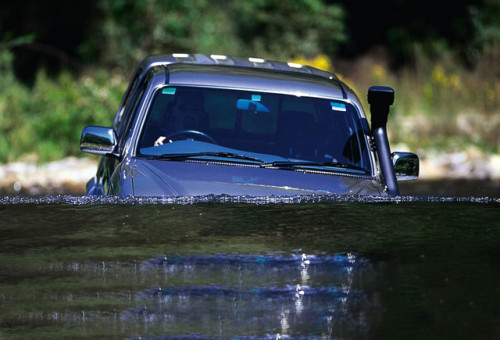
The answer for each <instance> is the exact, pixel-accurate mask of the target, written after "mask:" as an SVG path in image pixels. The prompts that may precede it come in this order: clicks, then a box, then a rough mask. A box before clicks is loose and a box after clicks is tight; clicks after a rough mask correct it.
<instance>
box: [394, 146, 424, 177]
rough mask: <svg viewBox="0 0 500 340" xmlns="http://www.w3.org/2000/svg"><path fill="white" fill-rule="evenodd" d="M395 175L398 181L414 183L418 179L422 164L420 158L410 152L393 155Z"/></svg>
mask: <svg viewBox="0 0 500 340" xmlns="http://www.w3.org/2000/svg"><path fill="white" fill-rule="evenodd" d="M391 157H392V164H393V166H394V173H395V174H396V179H397V180H398V181H412V180H415V179H417V178H418V172H419V168H420V162H419V159H418V156H417V155H416V154H414V153H410V152H393V153H392V154H391Z"/></svg>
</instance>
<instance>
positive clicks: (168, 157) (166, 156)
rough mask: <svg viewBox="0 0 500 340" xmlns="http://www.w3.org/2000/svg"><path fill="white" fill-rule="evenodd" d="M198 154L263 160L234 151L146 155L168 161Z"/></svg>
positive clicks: (255, 160) (188, 157)
mask: <svg viewBox="0 0 500 340" xmlns="http://www.w3.org/2000/svg"><path fill="white" fill-rule="evenodd" d="M200 156H209V157H221V158H233V159H240V160H245V161H253V162H258V163H262V162H263V161H262V160H261V159H259V158H256V157H252V156H247V155H243V154H238V153H234V152H208V151H207V152H195V153H169V154H164V155H160V156H150V157H148V159H150V160H151V159H154V160H166V161H169V160H184V159H190V158H195V157H200Z"/></svg>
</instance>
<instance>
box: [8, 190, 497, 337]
mask: <svg viewBox="0 0 500 340" xmlns="http://www.w3.org/2000/svg"><path fill="white" fill-rule="evenodd" d="M499 205H500V201H499V200H498V199H489V198H461V197H430V196H427V197H400V198H397V199H387V198H380V197H343V196H324V197H295V198H287V199H284V200H283V199H280V198H275V197H274V198H273V197H265V198H251V197H227V196H219V197H214V196H208V197H201V198H200V197H199V198H175V199H173V198H170V199H167V198H157V199H134V198H127V199H124V200H122V199H116V198H107V197H97V198H90V197H76V196H44V197H3V198H0V338H2V339H26V338H37V339H43V338H47V339H66V338H73V339H96V338H99V339H100V338H108V339H138V338H142V339H145V338H151V339H193V338H194V339H277V338H281V339H365V338H366V339H378V338H380V339H391V338H393V339H401V338H405V339H423V338H424V339H425V338H439V339H456V338H464V339H470V338H474V339H478V338H484V339H491V338H498V337H499V336H500V326H499V323H498V321H499V320H500V309H499V308H498V306H500V288H499V285H498V283H499V282H500V260H499V259H500V210H499Z"/></svg>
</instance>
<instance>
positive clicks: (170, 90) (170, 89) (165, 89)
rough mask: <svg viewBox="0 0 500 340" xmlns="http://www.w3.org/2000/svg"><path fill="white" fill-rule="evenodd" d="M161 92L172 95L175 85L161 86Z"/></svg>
mask: <svg viewBox="0 0 500 340" xmlns="http://www.w3.org/2000/svg"><path fill="white" fill-rule="evenodd" d="M161 93H163V94H171V95H174V94H175V87H165V88H163V90H162V91H161Z"/></svg>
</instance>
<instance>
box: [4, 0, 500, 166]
mask: <svg viewBox="0 0 500 340" xmlns="http://www.w3.org/2000/svg"><path fill="white" fill-rule="evenodd" d="M27 2H30V1H29V0H28V1H27ZM83 3H84V2H82V1H76V3H75V5H74V8H75V9H73V10H74V11H80V12H81V18H80V17H78V16H71V15H69V17H73V18H74V20H75V25H74V26H75V27H77V28H78V30H79V32H81V33H82V34H80V35H78V37H80V38H79V40H75V39H76V38H75V37H76V36H77V35H76V34H72V35H71V36H70V37H69V38H68V39H70V40H71V44H70V43H65V44H66V45H67V46H66V45H65V46H59V47H58V48H59V49H55V48H49V47H52V46H47V44H45V45H44V44H43V43H41V42H40V41H42V40H43V39H44V35H43V34H44V32H45V34H46V36H45V39H48V38H47V36H48V34H49V33H51V34H53V33H54V32H51V31H50V30H49V29H46V30H45V31H44V30H40V29H38V28H37V26H36V25H35V24H32V25H31V26H30V24H31V23H32V22H34V23H35V22H37V21H36V20H44V19H41V18H44V16H43V15H37V16H34V17H30V16H29V13H27V16H26V20H27V21H26V23H25V24H24V26H23V27H32V30H31V31H30V30H29V29H27V31H26V30H25V31H23V30H21V29H19V28H18V27H17V26H15V24H12V25H13V26H12V27H3V26H2V23H1V21H2V20H0V30H2V29H4V30H5V29H10V30H11V31H10V32H9V31H7V34H3V35H2V36H1V37H0V136H1V137H0V163H3V162H9V161H14V160H18V159H22V158H26V157H31V158H35V159H37V160H38V161H49V160H54V159H58V158H61V157H64V156H68V155H76V156H83V154H82V153H81V152H80V150H79V137H80V132H81V130H82V128H83V127H84V126H85V125H90V124H93V125H108V126H109V125H110V124H111V122H112V119H113V116H114V113H115V112H116V109H117V107H118V104H119V102H120V99H121V96H122V94H123V92H124V91H125V88H126V86H127V82H128V78H129V75H130V72H131V71H132V70H133V68H134V66H135V64H136V62H137V61H138V60H140V59H142V58H143V57H145V56H147V55H150V54H155V53H168V52H192V53H208V54H212V53H214V54H228V55H237V56H257V57H265V58H270V59H277V60H293V61H298V62H302V63H306V64H312V65H314V66H317V67H319V68H323V69H329V70H333V71H335V72H337V73H339V75H340V76H341V77H342V78H343V79H344V80H345V81H346V82H347V83H348V84H350V85H351V86H352V87H353V88H354V89H355V90H356V92H357V93H358V95H359V96H360V98H361V100H362V101H363V103H364V104H365V105H366V102H365V97H366V91H367V89H368V87H369V86H370V85H388V86H392V87H394V89H395V91H396V103H395V106H394V108H393V111H392V113H391V119H390V122H389V129H390V132H389V135H390V138H391V142H392V143H394V144H395V145H397V144H400V145H398V146H400V147H401V146H403V145H401V144H405V145H406V146H408V148H411V149H412V150H417V151H418V150H430V149H436V150H439V151H457V150H462V149H463V148H466V147H469V146H474V147H477V148H478V149H479V150H481V151H482V152H484V153H500V149H499V148H500V135H499V134H498V131H500V112H499V110H500V62H499V61H500V5H499V3H498V1H496V0H482V1H479V0H478V1H473V2H470V1H458V2H457V4H456V6H453V8H452V9H451V8H450V9H448V8H446V7H447V6H445V7H443V8H441V9H442V10H447V11H448V10H451V11H454V12H453V13H451V14H453V15H451V14H450V15H449V16H447V15H444V14H443V13H441V14H442V15H434V14H432V15H431V13H429V12H428V11H427V10H426V9H425V8H427V7H426V4H427V3H428V1H427V0H426V1H423V2H422V4H420V3H419V4H413V5H405V4H402V3H400V2H398V1H395V0H394V1H390V2H389V3H390V4H389V5H388V6H387V7H386V8H385V9H383V10H388V11H389V12H388V13H387V15H388V16H389V17H390V18H391V19H384V20H381V19H380V18H379V17H380V15H379V14H380V12H379V13H375V12H374V11H377V10H379V11H381V10H382V9H379V7H380V6H374V5H372V4H371V3H370V1H362V4H360V6H368V7H367V12H370V18H371V17H374V18H376V19H371V20H377V21H372V22H368V23H367V25H366V26H368V27H371V28H370V29H369V30H366V29H365V28H361V25H360V22H359V21H357V22H356V21H355V19H356V17H358V16H359V17H360V18H361V19H362V20H369V19H370V18H369V17H368V16H367V15H368V14H366V13H365V14H363V13H364V12H363V13H358V12H359V7H357V6H354V7H353V5H352V4H351V3H350V2H349V1H338V2H335V3H332V2H326V1H322V0H297V1H281V0H268V1H264V0H251V1H234V0H227V1H217V2H213V1H208V0H192V1H174V0H172V1H154V0H147V1H140V2H138V1H131V0H115V1H103V0H93V1H90V4H89V5H88V6H87V7H88V8H89V10H88V11H82V8H87V7H85V6H86V5H82V4H83ZM85 3H87V2H85ZM33 4H35V2H33ZM82 6H83V7H82ZM370 6H371V7H370ZM411 6H416V7H415V10H413V7H411ZM441 7H442V6H441ZM448 7H449V6H448ZM39 10H40V11H42V10H45V7H43V6H42V7H39ZM46 10H47V11H49V10H50V9H46ZM66 10H68V11H70V10H72V9H71V8H70V7H68V8H66ZM391 10H392V11H393V13H392V14H393V15H392V16H391V13H390V11H391ZM371 12H373V13H371ZM396 12H397V14H398V15H395V14H396ZM5 13H8V11H6V12H5ZM15 13H18V11H15V10H13V11H12V13H11V14H13V15H14V14H15ZM56 14H57V13H55V14H53V15H54V17H52V18H50V17H49V19H45V20H56ZM372 14H373V15H372ZM2 15H4V14H3V13H0V19H8V18H7V17H4V18H2ZM14 18H15V17H14ZM57 18H59V19H58V20H62V19H60V18H61V16H60V15H59V16H57ZM89 18H91V19H92V20H88V19H89ZM426 18H428V19H427V21H428V22H426ZM382 19H383V18H382ZM410 19H411V20H410ZM30 20H31V21H30ZM4 21H7V20H4ZM14 21H15V20H14ZM374 22H375V23H376V24H375V25H373V23H374ZM89 23H90V24H89ZM45 24H46V25H49V26H50V23H47V22H46V23H45ZM426 24H427V26H425V25H426ZM85 25H86V26H85ZM20 26H21V25H19V27H20ZM16 27H17V28H16ZM50 27H52V26H50ZM54 27H57V26H54ZM39 32H40V33H39ZM47 32H49V33H47ZM37 34H38V35H39V36H37ZM16 37H17V38H16ZM363 37H365V39H363ZM377 37H379V38H377ZM380 37H382V38H380ZM66 38H67V37H66ZM367 40H370V41H367ZM375 44H381V45H385V47H381V48H378V49H377V48H375V47H376V46H377V45H375ZM66 47H67V49H65V48H66ZM23 48H24V50H23ZM29 48H31V50H32V51H38V52H39V54H43V55H44V56H45V57H47V56H49V57H51V58H52V59H50V58H49V59H47V58H48V57H47V58H45V59H43V58H42V59H41V61H39V62H38V63H35V64H34V67H35V73H33V74H31V75H30V74H28V76H26V74H22V72H21V71H23V70H24V69H22V67H23V65H24V66H25V68H26V65H28V64H29V62H28V61H25V62H24V63H23V60H24V59H23V58H22V56H23V55H22V53H21V52H23V51H26V50H29ZM20 51H21V52H20ZM374 51H382V53H379V52H374ZM54 60H55V65H56V67H54ZM68 60H69V61H71V62H68ZM20 65H21V66H20ZM75 65H76V66H75ZM31 66H33V65H31ZM20 67H21V71H19V70H20ZM28 68H29V67H28ZM20 75H22V77H21V76H20ZM367 108H368V106H365V109H367Z"/></svg>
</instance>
